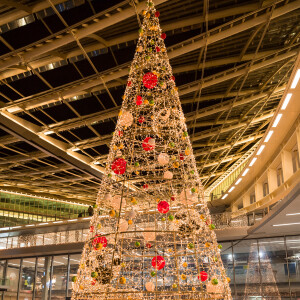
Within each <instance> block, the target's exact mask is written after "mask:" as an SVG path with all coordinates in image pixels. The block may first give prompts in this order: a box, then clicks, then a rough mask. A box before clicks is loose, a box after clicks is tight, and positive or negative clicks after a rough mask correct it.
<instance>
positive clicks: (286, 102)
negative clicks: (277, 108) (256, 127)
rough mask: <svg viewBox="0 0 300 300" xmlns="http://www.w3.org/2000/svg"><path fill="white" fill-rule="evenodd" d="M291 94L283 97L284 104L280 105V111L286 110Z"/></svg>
mask: <svg viewBox="0 0 300 300" xmlns="http://www.w3.org/2000/svg"><path fill="white" fill-rule="evenodd" d="M292 95H293V94H292V93H288V94H287V95H286V96H285V99H284V102H283V104H282V106H281V109H282V110H285V109H286V107H287V106H288V104H289V102H290V100H291V98H292Z"/></svg>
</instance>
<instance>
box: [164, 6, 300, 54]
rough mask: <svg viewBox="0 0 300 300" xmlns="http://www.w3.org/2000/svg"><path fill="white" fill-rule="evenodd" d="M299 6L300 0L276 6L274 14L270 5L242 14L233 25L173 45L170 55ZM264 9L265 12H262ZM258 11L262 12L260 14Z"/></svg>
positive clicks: (225, 35)
mask: <svg viewBox="0 0 300 300" xmlns="http://www.w3.org/2000/svg"><path fill="white" fill-rule="evenodd" d="M273 4H274V3H272V5H273ZM298 8H300V0H296V1H293V2H291V3H285V4H284V5H282V6H280V7H279V8H275V9H274V10H273V13H272V15H271V16H270V14H269V7H264V8H262V9H260V10H258V11H255V12H252V13H251V14H248V15H245V16H242V17H240V18H238V19H235V20H233V21H231V22H228V23H230V24H231V26H228V23H227V24H224V25H226V29H225V30H224V28H225V26H224V25H221V26H219V27H217V28H214V29H212V30H210V31H208V32H207V33H204V34H200V35H198V36H196V37H193V38H191V39H189V40H187V41H184V42H181V43H179V44H177V45H175V46H172V47H171V49H169V51H168V56H169V58H170V59H172V58H173V57H178V56H180V55H183V54H185V53H186V52H191V51H194V50H197V49H200V48H202V47H204V46H208V45H210V44H212V43H215V42H218V41H220V40H223V39H225V38H227V37H229V36H233V35H235V34H238V33H239V32H242V31H245V30H248V29H250V28H253V27H256V26H258V25H260V24H263V23H265V22H267V21H268V20H269V18H270V20H273V19H275V18H278V17H280V16H282V15H284V14H287V13H289V12H291V11H293V10H296V9H298ZM262 11H265V12H264V13H263V14H261V12H262ZM258 12H260V14H258Z"/></svg>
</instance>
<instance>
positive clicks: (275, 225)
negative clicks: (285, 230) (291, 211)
mask: <svg viewBox="0 0 300 300" xmlns="http://www.w3.org/2000/svg"><path fill="white" fill-rule="evenodd" d="M291 225H300V222H297V223H285V224H274V225H273V226H274V227H279V226H291Z"/></svg>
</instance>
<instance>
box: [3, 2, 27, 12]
mask: <svg viewBox="0 0 300 300" xmlns="http://www.w3.org/2000/svg"><path fill="white" fill-rule="evenodd" d="M0 5H6V6H10V7H14V8H16V9H18V10H22V11H23V12H26V13H27V14H31V8H30V7H29V6H28V5H25V4H22V3H20V2H17V1H16V0H0Z"/></svg>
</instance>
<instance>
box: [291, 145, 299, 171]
mask: <svg viewBox="0 0 300 300" xmlns="http://www.w3.org/2000/svg"><path fill="white" fill-rule="evenodd" d="M292 161H293V173H295V172H296V171H297V170H298V169H299V167H300V162H299V152H298V149H294V150H293V151H292Z"/></svg>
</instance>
